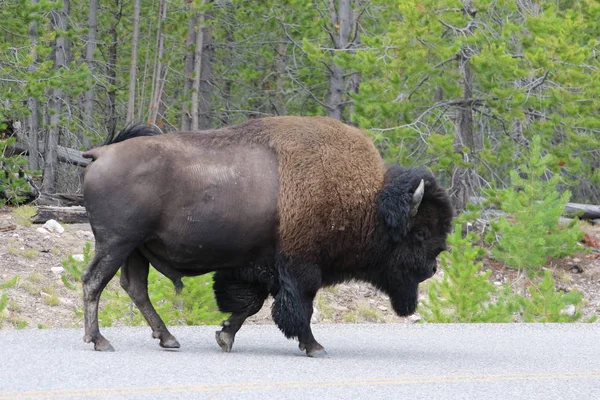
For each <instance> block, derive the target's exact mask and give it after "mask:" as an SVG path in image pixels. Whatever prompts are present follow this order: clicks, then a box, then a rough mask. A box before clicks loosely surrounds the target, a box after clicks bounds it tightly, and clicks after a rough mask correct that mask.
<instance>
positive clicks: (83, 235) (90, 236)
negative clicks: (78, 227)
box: [77, 231, 94, 240]
mask: <svg viewBox="0 0 600 400" xmlns="http://www.w3.org/2000/svg"><path fill="white" fill-rule="evenodd" d="M77 236H79V237H80V238H82V239H87V240H94V234H93V233H92V232H90V231H77Z"/></svg>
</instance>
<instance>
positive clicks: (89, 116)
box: [83, 0, 98, 147]
mask: <svg viewBox="0 0 600 400" xmlns="http://www.w3.org/2000/svg"><path fill="white" fill-rule="evenodd" d="M97 15H98V0H90V12H89V16H88V30H89V33H88V42H87V46H86V50H85V63H86V64H87V66H88V69H89V70H90V71H91V72H92V75H93V73H94V70H95V68H94V50H96V32H97V29H98V17H97ZM83 124H84V126H85V127H86V128H88V129H90V128H92V127H93V125H94V85H92V87H91V88H90V89H89V90H88V91H86V92H85V99H84V104H83ZM83 137H85V135H83ZM84 141H85V139H84ZM84 144H85V145H86V147H88V146H89V143H84Z"/></svg>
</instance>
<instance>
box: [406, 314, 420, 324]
mask: <svg viewBox="0 0 600 400" xmlns="http://www.w3.org/2000/svg"><path fill="white" fill-rule="evenodd" d="M408 320H409V321H410V322H412V323H413V324H416V323H417V322H419V321H420V320H421V316H420V315H417V314H413V315H411V316H410V317H408Z"/></svg>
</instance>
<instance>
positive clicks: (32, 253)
mask: <svg viewBox="0 0 600 400" xmlns="http://www.w3.org/2000/svg"><path fill="white" fill-rule="evenodd" d="M39 255H40V252H39V251H37V250H36V249H27V250H24V251H23V257H25V258H28V259H33V258H37V256H39Z"/></svg>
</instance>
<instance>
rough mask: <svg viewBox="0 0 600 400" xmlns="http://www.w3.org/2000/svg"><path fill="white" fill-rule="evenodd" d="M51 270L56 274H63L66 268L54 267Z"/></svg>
mask: <svg viewBox="0 0 600 400" xmlns="http://www.w3.org/2000/svg"><path fill="white" fill-rule="evenodd" d="M50 271H52V272H54V273H55V274H62V273H63V272H64V271H65V269H64V268H63V267H52V268H50Z"/></svg>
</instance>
